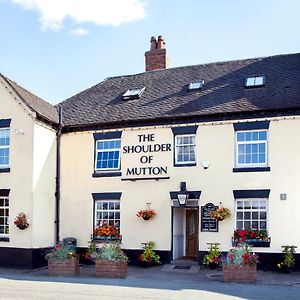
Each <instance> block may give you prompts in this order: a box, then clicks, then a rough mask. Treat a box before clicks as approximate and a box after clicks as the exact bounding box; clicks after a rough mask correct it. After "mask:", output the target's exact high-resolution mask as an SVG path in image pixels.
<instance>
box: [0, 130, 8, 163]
mask: <svg viewBox="0 0 300 300" xmlns="http://www.w3.org/2000/svg"><path fill="white" fill-rule="evenodd" d="M9 132H10V130H9V128H0V168H8V167H9V145H10V137H9Z"/></svg>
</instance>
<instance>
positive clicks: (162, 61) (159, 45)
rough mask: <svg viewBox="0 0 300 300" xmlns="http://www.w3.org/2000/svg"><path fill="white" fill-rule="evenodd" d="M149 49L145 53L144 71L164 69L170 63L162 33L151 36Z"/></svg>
mask: <svg viewBox="0 0 300 300" xmlns="http://www.w3.org/2000/svg"><path fill="white" fill-rule="evenodd" d="M150 43H151V44H150V51H147V52H146V53H145V59H146V66H145V68H146V71H153V70H160V69H166V68H168V67H169V65H170V60H169V58H168V55H167V50H166V43H165V40H164V38H163V36H162V35H160V36H158V38H156V37H155V36H152V37H151V40H150Z"/></svg>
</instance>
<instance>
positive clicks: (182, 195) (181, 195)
mask: <svg viewBox="0 0 300 300" xmlns="http://www.w3.org/2000/svg"><path fill="white" fill-rule="evenodd" d="M188 197H189V193H188V191H187V190H186V182H181V183H180V191H179V192H178V193H177V199H178V203H179V206H185V205H186V202H187V199H188Z"/></svg>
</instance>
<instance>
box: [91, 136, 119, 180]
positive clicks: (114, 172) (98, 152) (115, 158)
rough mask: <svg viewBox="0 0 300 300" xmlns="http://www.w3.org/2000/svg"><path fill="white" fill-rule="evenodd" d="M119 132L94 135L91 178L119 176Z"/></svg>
mask: <svg viewBox="0 0 300 300" xmlns="http://www.w3.org/2000/svg"><path fill="white" fill-rule="evenodd" d="M121 135H122V132H121V131H113V132H103V133H94V141H95V143H94V147H95V149H94V174H93V177H106V176H120V175H121V172H120V170H121Z"/></svg>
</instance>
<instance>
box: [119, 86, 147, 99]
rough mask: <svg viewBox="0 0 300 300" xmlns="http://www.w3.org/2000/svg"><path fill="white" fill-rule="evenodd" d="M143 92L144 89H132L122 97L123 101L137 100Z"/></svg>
mask: <svg viewBox="0 0 300 300" xmlns="http://www.w3.org/2000/svg"><path fill="white" fill-rule="evenodd" d="M144 90H145V87H143V88H141V89H132V90H127V91H126V92H125V93H124V94H123V95H122V97H123V100H133V99H139V98H140V97H141V95H142V94H143V92H144Z"/></svg>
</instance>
